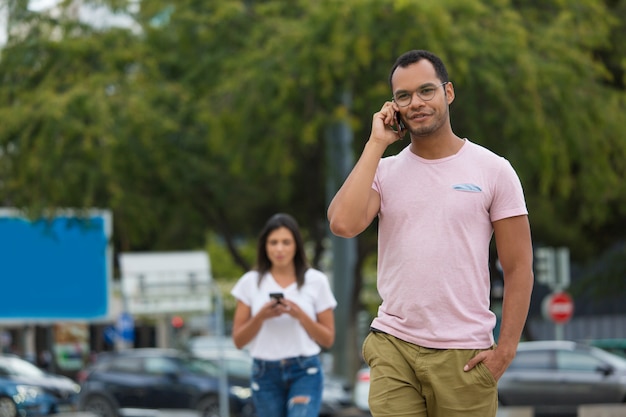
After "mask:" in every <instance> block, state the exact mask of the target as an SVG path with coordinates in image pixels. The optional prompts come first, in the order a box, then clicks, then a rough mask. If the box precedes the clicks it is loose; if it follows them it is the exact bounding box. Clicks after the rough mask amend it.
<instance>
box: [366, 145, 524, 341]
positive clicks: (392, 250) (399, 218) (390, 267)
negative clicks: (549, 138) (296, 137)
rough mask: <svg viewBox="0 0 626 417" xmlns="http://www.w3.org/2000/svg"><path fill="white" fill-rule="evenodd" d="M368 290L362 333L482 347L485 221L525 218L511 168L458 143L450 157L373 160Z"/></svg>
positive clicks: (487, 333) (486, 315) (488, 230)
mask: <svg viewBox="0 0 626 417" xmlns="http://www.w3.org/2000/svg"><path fill="white" fill-rule="evenodd" d="M372 188H374V189H375V190H376V191H377V192H378V193H379V194H380V198H381V208H380V212H379V213H378V217H379V224H378V292H379V294H380V296H381V298H382V300H383V301H382V304H381V305H380V307H379V309H378V316H377V317H376V318H375V319H374V321H373V322H372V327H374V328H376V329H379V330H381V331H384V332H387V333H389V334H391V335H393V336H396V337H398V338H399V339H402V340H405V341H407V342H410V343H414V344H417V345H420V346H424V347H430V348H438V349H451V348H457V349H485V348H488V347H489V346H491V345H492V344H493V342H494V338H493V328H494V326H495V323H496V317H495V315H494V314H493V312H491V311H490V310H489V295H490V282H489V266H488V259H489V244H490V241H491V237H492V234H493V227H492V222H494V221H496V220H500V219H503V218H507V217H513V216H519V215H526V214H528V211H527V209H526V203H525V201H524V193H523V190H522V185H521V183H520V181H519V178H518V176H517V174H516V173H515V171H514V169H513V167H512V166H511V164H510V163H509V162H508V161H507V160H506V159H504V158H502V157H500V156H498V155H496V154H494V153H493V152H491V151H489V150H487V149H485V148H484V147H482V146H480V145H477V144H474V143H472V142H470V141H469V140H467V139H466V140H465V143H464V145H463V147H462V148H461V149H460V151H459V152H458V153H457V154H455V155H452V156H450V157H446V158H442V159H437V160H429V159H424V158H420V157H419V156H417V155H415V154H414V153H412V152H411V151H410V150H409V146H407V147H406V148H405V149H403V150H402V151H401V152H400V153H399V154H397V155H395V156H390V157H386V158H383V159H381V161H380V163H379V165H378V170H377V172H376V177H375V179H374V184H373V185H372Z"/></svg>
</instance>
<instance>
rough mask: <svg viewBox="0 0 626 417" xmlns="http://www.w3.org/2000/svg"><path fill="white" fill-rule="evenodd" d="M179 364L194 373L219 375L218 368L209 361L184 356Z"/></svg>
mask: <svg viewBox="0 0 626 417" xmlns="http://www.w3.org/2000/svg"><path fill="white" fill-rule="evenodd" d="M180 364H181V366H182V367H183V368H184V369H185V370H187V371H189V372H191V373H194V374H209V375H213V376H215V375H219V372H220V370H219V368H218V367H217V365H216V364H214V363H212V362H211V361H208V360H204V359H198V358H184V359H181V361H180Z"/></svg>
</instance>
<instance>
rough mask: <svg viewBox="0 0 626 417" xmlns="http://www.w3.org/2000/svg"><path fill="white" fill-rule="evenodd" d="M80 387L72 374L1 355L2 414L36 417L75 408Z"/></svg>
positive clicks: (13, 356) (0, 393) (0, 392)
mask: <svg viewBox="0 0 626 417" xmlns="http://www.w3.org/2000/svg"><path fill="white" fill-rule="evenodd" d="M79 391H80V387H79V385H78V384H76V383H75V382H74V381H72V380H71V379H70V378H67V377H65V376H61V375H55V374H52V373H49V372H44V371H43V370H41V369H39V368H37V367H36V366H35V365H33V364H32V363H30V362H28V361H26V360H24V359H22V358H20V357H18V356H15V355H0V417H17V416H20V417H36V416H45V415H49V414H56V413H60V412H70V411H76V409H77V404H78V392H79Z"/></svg>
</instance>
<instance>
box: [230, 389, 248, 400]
mask: <svg viewBox="0 0 626 417" xmlns="http://www.w3.org/2000/svg"><path fill="white" fill-rule="evenodd" d="M230 393H231V394H232V395H234V396H235V397H237V398H240V399H242V400H247V399H248V398H250V397H251V396H252V390H251V389H250V387H238V386H232V387H230Z"/></svg>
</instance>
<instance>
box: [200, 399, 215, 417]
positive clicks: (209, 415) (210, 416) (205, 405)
mask: <svg viewBox="0 0 626 417" xmlns="http://www.w3.org/2000/svg"><path fill="white" fill-rule="evenodd" d="M197 408H198V412H199V413H200V417H220V402H219V400H218V399H217V398H215V397H206V398H203V399H201V400H200V401H199V402H198V407H197Z"/></svg>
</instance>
